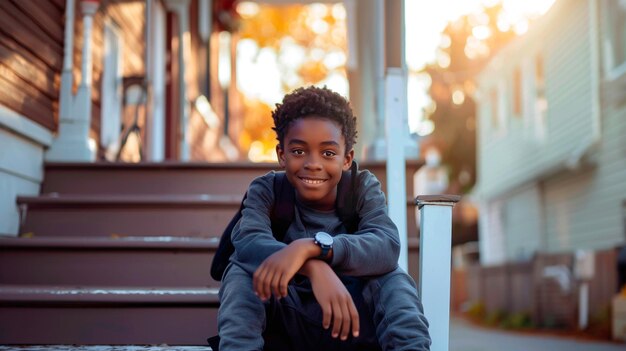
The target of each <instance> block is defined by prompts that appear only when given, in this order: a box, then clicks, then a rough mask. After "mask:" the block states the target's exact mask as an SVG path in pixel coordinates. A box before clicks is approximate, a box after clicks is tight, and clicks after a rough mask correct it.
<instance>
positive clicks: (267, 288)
mask: <svg viewBox="0 0 626 351" xmlns="http://www.w3.org/2000/svg"><path fill="white" fill-rule="evenodd" d="M273 277H274V276H273V272H268V273H267V274H266V275H265V276H264V277H263V280H262V281H261V289H262V290H263V297H264V298H263V299H264V300H267V299H269V298H270V297H271V296H272V279H273Z"/></svg>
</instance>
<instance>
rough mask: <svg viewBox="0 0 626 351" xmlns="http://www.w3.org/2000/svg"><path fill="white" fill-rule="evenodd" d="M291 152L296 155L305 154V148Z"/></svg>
mask: <svg viewBox="0 0 626 351" xmlns="http://www.w3.org/2000/svg"><path fill="white" fill-rule="evenodd" d="M291 153H292V154H294V155H304V150H300V149H295V150H291Z"/></svg>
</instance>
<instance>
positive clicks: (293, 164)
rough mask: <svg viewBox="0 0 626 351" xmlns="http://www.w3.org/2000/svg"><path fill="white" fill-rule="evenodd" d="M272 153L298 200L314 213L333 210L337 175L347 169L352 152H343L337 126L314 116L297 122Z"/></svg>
mask: <svg viewBox="0 0 626 351" xmlns="http://www.w3.org/2000/svg"><path fill="white" fill-rule="evenodd" d="M276 153H277V154H278V162H279V163H280V165H281V166H282V167H284V168H285V173H286V175H287V179H288V180H289V182H290V183H291V184H292V185H293V186H294V188H295V189H296V196H297V197H298V199H299V200H300V201H302V202H303V203H304V204H306V205H307V206H309V207H311V208H315V209H318V210H332V209H333V208H334V207H335V198H336V197H337V184H338V183H339V180H340V179H341V172H342V171H344V170H348V169H350V165H351V164H352V158H353V157H354V151H353V150H350V151H349V152H347V153H346V141H345V138H344V136H343V134H342V133H341V126H340V125H339V124H338V123H336V122H334V121H331V120H330V119H327V118H323V117H318V116H310V117H303V118H300V119H297V120H295V121H294V122H293V123H292V124H291V125H290V126H289V128H288V130H287V133H286V134H285V138H284V140H283V148H281V147H280V145H278V146H276Z"/></svg>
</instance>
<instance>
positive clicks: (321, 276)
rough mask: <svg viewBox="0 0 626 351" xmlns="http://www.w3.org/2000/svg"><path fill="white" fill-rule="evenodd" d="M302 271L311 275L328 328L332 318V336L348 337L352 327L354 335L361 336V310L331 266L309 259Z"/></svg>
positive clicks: (323, 322)
mask: <svg viewBox="0 0 626 351" xmlns="http://www.w3.org/2000/svg"><path fill="white" fill-rule="evenodd" d="M302 273H303V274H305V275H307V276H308V277H309V280H310V281H311V286H312V287H313V294H314V295H315V298H316V299H317V302H318V303H319V304H320V306H321V307H322V311H323V312H324V317H323V319H322V325H323V327H324V329H328V328H329V327H330V324H331V319H332V325H333V330H332V337H333V338H336V337H338V336H339V337H340V338H341V340H346V339H348V334H349V333H350V329H352V336H353V337H355V338H356V337H358V336H359V312H358V311H357V309H356V306H354V301H352V296H350V293H349V292H348V290H347V289H346V287H345V286H344V285H343V283H342V282H341V280H339V277H337V274H335V272H334V271H333V270H332V268H330V266H329V265H328V264H327V263H325V262H323V261H319V260H308V261H307V262H306V264H305V266H304V267H303V269H302ZM350 327H352V328H350Z"/></svg>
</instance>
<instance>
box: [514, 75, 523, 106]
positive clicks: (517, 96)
mask: <svg viewBox="0 0 626 351" xmlns="http://www.w3.org/2000/svg"><path fill="white" fill-rule="evenodd" d="M513 116H514V117H517V118H521V117H522V71H521V69H520V68H519V67H518V68H516V69H515V71H513Z"/></svg>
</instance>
